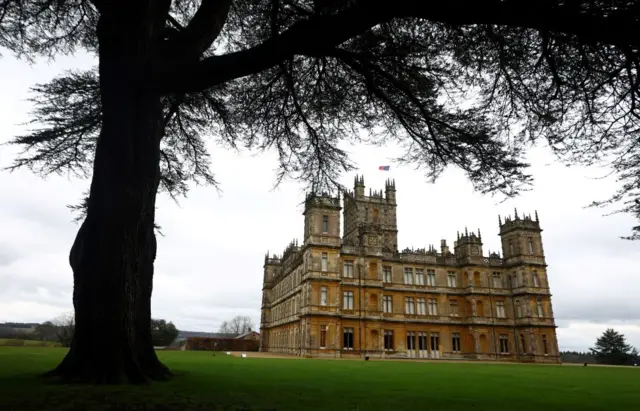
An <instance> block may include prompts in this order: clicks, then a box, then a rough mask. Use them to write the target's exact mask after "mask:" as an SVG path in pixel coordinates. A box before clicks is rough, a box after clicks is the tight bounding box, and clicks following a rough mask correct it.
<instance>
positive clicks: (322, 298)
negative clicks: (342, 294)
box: [320, 287, 329, 305]
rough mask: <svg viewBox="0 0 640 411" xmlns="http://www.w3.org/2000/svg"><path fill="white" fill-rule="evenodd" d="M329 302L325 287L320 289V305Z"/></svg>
mask: <svg viewBox="0 0 640 411" xmlns="http://www.w3.org/2000/svg"><path fill="white" fill-rule="evenodd" d="M328 300H329V292H328V290H327V287H321V288H320V305H327V301H328Z"/></svg>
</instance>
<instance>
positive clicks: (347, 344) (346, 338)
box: [342, 328, 353, 350]
mask: <svg viewBox="0 0 640 411" xmlns="http://www.w3.org/2000/svg"><path fill="white" fill-rule="evenodd" d="M342 347H343V348H344V349H345V350H353V328H345V329H344V330H343V335H342Z"/></svg>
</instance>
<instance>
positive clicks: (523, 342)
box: [520, 334, 527, 354]
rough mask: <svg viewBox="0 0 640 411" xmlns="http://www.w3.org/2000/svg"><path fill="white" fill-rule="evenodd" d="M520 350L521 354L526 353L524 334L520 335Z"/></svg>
mask: <svg viewBox="0 0 640 411" xmlns="http://www.w3.org/2000/svg"><path fill="white" fill-rule="evenodd" d="M520 348H521V349H522V352H523V353H525V354H526V353H527V340H526V339H525V338H524V334H520Z"/></svg>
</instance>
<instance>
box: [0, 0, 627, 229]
mask: <svg viewBox="0 0 640 411" xmlns="http://www.w3.org/2000/svg"><path fill="white" fill-rule="evenodd" d="M116 3H117V2H116ZM361 3H362V2H358V1H353V0H352V1H348V0H342V1H308V0H306V1H305V0H289V1H285V0H282V1H279V0H262V1H253V0H237V1H211V2H209V1H203V2H202V3H201V4H200V3H199V2H196V1H190V0H179V1H173V2H172V5H171V13H170V14H169V15H168V16H167V29H166V30H167V32H166V37H165V38H164V39H163V41H164V45H165V46H166V48H167V49H168V50H170V46H172V45H175V44H179V43H180V42H183V43H182V44H183V45H189V46H190V47H192V48H193V50H189V51H192V52H193V55H192V56H191V57H189V56H187V54H188V53H187V51H186V50H185V51H184V52H182V53H178V55H177V56H176V53H175V52H167V53H164V54H162V55H160V56H159V57H158V60H159V62H162V63H163V67H168V68H166V69H164V68H163V69H158V70H156V71H157V73H156V74H154V75H150V76H149V77H150V78H152V79H153V80H154V81H155V82H156V83H155V84H154V85H157V86H158V87H161V88H162V89H163V90H165V92H166V95H167V96H166V98H165V106H166V113H165V114H166V129H165V130H166V133H165V137H164V138H163V141H162V144H163V148H162V157H161V163H160V164H161V168H162V184H161V186H162V188H164V189H165V190H168V191H169V192H170V193H172V194H174V195H175V194H185V193H186V191H187V188H188V182H189V181H196V182H200V183H204V184H215V180H214V178H213V175H212V174H211V171H210V168H209V165H210V158H209V155H208V153H207V151H206V149H205V143H204V141H203V139H202V137H204V136H212V137H213V138H214V139H216V140H217V141H219V142H222V143H224V144H225V145H227V146H230V147H246V148H257V149H270V150H271V149H273V150H276V151H277V152H278V154H279V156H280V162H279V173H278V181H280V180H281V179H283V178H286V177H293V178H298V179H302V180H304V181H306V182H308V183H310V185H313V186H314V187H317V188H318V189H324V188H326V187H327V186H329V187H330V188H332V187H335V185H336V183H337V178H338V176H339V174H340V173H341V172H342V171H345V170H350V169H351V168H352V167H353V164H351V163H350V161H349V158H348V153H347V152H345V151H344V150H343V149H342V148H341V145H340V144H339V142H341V141H345V142H358V141H362V138H361V133H362V132H364V131H366V132H369V133H372V136H371V137H370V138H367V141H370V142H371V143H373V144H391V143H393V142H396V143H399V144H401V145H403V146H405V147H406V149H407V151H406V154H405V155H403V156H402V158H400V159H398V160H399V161H401V162H404V163H409V164H414V165H417V166H419V167H421V168H423V169H424V170H425V173H426V175H427V177H428V178H429V179H435V178H436V177H437V176H438V175H440V173H441V172H442V171H443V169H444V168H445V167H446V166H447V165H455V166H458V167H461V168H462V169H463V170H465V171H466V173H467V175H468V176H469V178H470V179H471V181H472V182H473V183H474V186H475V187H476V188H477V189H479V190H481V191H482V192H500V193H503V194H506V195H508V196H511V195H515V194H516V193H517V192H518V191H519V190H521V189H523V188H525V187H526V186H527V185H528V184H529V183H530V182H531V178H530V176H529V175H528V174H527V173H526V164H525V163H524V162H523V161H522V157H523V154H524V151H525V150H526V148H527V147H528V146H529V144H530V143H532V142H534V141H536V140H538V139H540V138H543V139H544V140H545V141H546V143H548V144H549V145H550V146H551V147H552V148H553V150H554V152H555V153H556V154H557V155H558V156H559V157H560V158H562V159H563V160H565V161H566V162H567V163H569V164H576V163H580V164H587V165H593V164H608V165H610V166H611V167H613V169H614V172H615V173H616V175H617V176H618V177H619V181H620V184H621V186H620V189H619V190H618V191H617V192H616V193H615V194H614V195H613V196H612V197H611V198H610V199H608V200H605V201H598V202H594V203H593V204H592V206H605V205H610V204H620V205H621V206H622V207H621V208H620V210H619V211H624V212H630V213H634V214H636V215H638V213H639V212H640V205H639V204H638V201H639V200H638V199H639V185H640V182H639V181H638V177H637V176H638V175H640V168H639V167H640V166H639V164H640V161H639V159H640V149H639V147H640V144H639V141H638V135H639V134H638V119H639V117H638V109H637V106H636V104H637V103H636V102H637V99H638V97H639V94H638V93H639V91H638V90H639V88H638V87H637V85H638V81H639V80H638V64H639V59H638V53H639V50H638V41H637V40H636V37H637V36H635V33H637V30H638V29H639V28H640V27H638V26H639V23H638V21H637V17H638V5H637V3H636V2H632V1H622V0H619V1H607V2H605V1H595V2H594V1H579V0H574V1H550V0H546V1H537V2H513V1H492V0H485V1H476V2H471V1H454V2H452V4H451V5H450V6H444V5H430V6H426V5H420V4H419V3H420V2H410V1H397V2H393V3H391V4H389V3H387V2H380V3H377V2H373V3H371V2H364V3H367V4H366V5H365V4H364V3H362V4H361ZM2 4H3V6H4V11H5V13H4V14H3V16H4V17H2V19H3V20H2V33H3V34H2V37H0V38H2V39H3V40H2V44H3V45H4V46H5V47H8V48H10V49H11V50H13V51H15V52H17V53H19V54H21V55H25V56H34V55H37V54H44V55H52V54H55V53H57V52H66V51H72V50H74V48H76V47H78V46H81V47H85V48H88V49H89V50H95V38H94V32H93V30H94V27H95V23H96V19H97V16H99V12H98V10H99V9H100V5H101V4H102V2H100V1H94V2H89V1H82V0H75V1H70V0H67V1H62V0H58V1H52V0H48V1H47V0H39V1H34V2H22V1H8V0H5V1H3V2H2ZM27 4H28V6H27ZM114 4H115V3H114ZM229 4H230V6H231V7H230V8H229V9H227V7H228V6H229ZM200 6H201V7H200ZM374 6H375V7H374ZM103 7H105V8H108V7H123V10H126V6H125V5H122V6H115V5H113V6H109V5H108V4H107V3H104V6H103ZM157 7H158V10H161V7H160V6H157ZM376 7H379V9H378V11H371V9H372V8H374V9H375V8H376ZM363 8H366V9H367V10H368V12H367V13H366V14H362V13H361V12H362V10H361V9H363ZM198 10H200V16H199V17H200V18H205V17H206V16H205V14H207V13H208V18H209V19H213V21H214V22H215V23H216V24H217V25H216V26H215V27H216V29H214V30H211V31H206V30H203V29H200V31H197V32H196V31H195V30H194V31H191V30H189V24H190V22H191V24H193V25H194V26H195V25H196V24H197V23H199V21H197V19H196V18H194V16H196V12H197V11H198ZM18 11H20V14H18ZM58 15H62V16H64V19H56V18H55V17H56V16H58ZM23 16H29V17H28V18H25V17H23ZM353 16H360V17H358V18H357V20H355V22H354V23H353V24H347V27H341V28H340V29H337V30H333V29H330V27H334V26H333V24H334V23H340V22H346V21H350V20H349V19H350V18H351V17H353ZM523 16H526V17H523ZM591 26H593V27H596V29H593V30H591V28H590V27H591ZM587 27H589V28H588V29H587ZM598 28H599V29H598ZM43 33H44V35H43ZM305 34H313V36H312V37H309V38H305V39H304V40H302V39H301V38H300V37H301V36H304V35H305ZM629 34H634V35H633V37H629V36H628V35H629ZM198 35H199V36H198ZM210 44H213V46H212V48H210V47H209V45H210ZM261 49H264V51H263V50H261ZM213 50H215V51H216V53H217V54H219V53H224V52H226V53H227V54H226V55H224V56H219V55H217V54H216V55H212V51H213ZM276 50H278V52H277V53H276V52H275V51H276ZM234 52H235V53H234ZM266 52H273V53H271V54H269V57H268V58H264V56H265V53H266ZM229 53H231V54H229ZM177 57H179V58H177ZM225 57H228V58H227V59H226V60H225ZM194 59H195V60H194ZM198 59H200V61H199V62H198ZM250 59H251V60H250ZM260 60H262V61H260ZM190 61H193V64H187V63H189V62H190ZM165 63H166V64H165ZM217 69H219V70H218V72H217V71H216V70H217ZM224 69H226V72H225V73H223V74H219V72H220V71H221V70H224ZM245 75H248V76H245ZM167 76H171V79H167ZM97 84H98V83H97V78H96V74H95V72H93V71H92V72H86V73H68V74H66V75H64V76H63V77H61V78H58V79H55V80H54V81H52V82H51V83H50V84H47V85H39V86H36V87H35V88H34V91H35V92H36V94H35V97H34V103H35V104H36V109H35V112H34V126H37V127H36V128H35V129H34V131H33V132H32V133H31V134H29V135H27V136H23V137H19V138H17V139H16V140H15V141H14V143H16V144H19V145H21V146H23V147H24V148H25V149H27V152H25V153H24V155H23V156H21V157H20V158H19V159H17V160H16V163H15V166H16V167H21V166H29V167H33V168H34V169H35V170H37V171H39V172H43V173H45V174H47V173H51V172H60V171H72V172H74V173H77V174H80V175H83V176H86V175H88V173H89V172H90V168H91V164H92V156H93V153H94V148H95V142H96V139H97V135H98V131H99V130H100V126H101V124H100V115H101V107H100V102H99V101H100V100H99V95H98V91H99V89H98V87H97ZM196 89H197V90H201V91H197V92H193V93H186V94H185V93H182V92H181V90H189V91H193V90H196ZM635 229H640V228H639V227H636V228H635ZM636 234H637V231H636Z"/></svg>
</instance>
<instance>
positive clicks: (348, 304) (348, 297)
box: [342, 291, 353, 310]
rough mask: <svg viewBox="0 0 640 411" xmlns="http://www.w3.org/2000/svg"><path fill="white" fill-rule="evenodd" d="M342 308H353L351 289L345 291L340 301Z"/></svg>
mask: <svg viewBox="0 0 640 411" xmlns="http://www.w3.org/2000/svg"><path fill="white" fill-rule="evenodd" d="M342 304H343V305H342V308H344V309H345V310H353V291H345V292H344V298H343V302H342Z"/></svg>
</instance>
